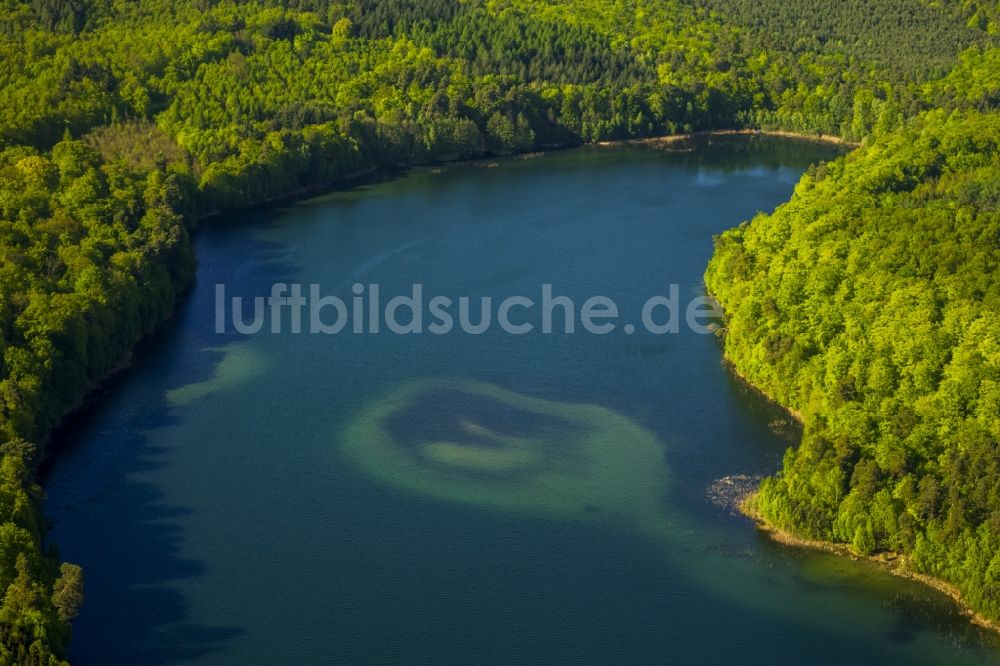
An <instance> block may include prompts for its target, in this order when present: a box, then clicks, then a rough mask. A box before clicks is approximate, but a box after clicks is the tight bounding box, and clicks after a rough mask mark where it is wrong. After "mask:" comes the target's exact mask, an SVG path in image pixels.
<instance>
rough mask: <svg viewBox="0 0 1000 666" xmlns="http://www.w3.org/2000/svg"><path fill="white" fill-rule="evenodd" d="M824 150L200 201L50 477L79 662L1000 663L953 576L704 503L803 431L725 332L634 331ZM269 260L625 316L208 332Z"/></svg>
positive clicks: (334, 280) (687, 287)
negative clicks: (187, 271) (120, 360)
mask: <svg viewBox="0 0 1000 666" xmlns="http://www.w3.org/2000/svg"><path fill="white" fill-rule="evenodd" d="M835 155H836V150H835V149H833V148H831V147H828V146H822V145H819V144H814V143H809V142H802V141H794V140H779V139H771V138H766V137H714V138H710V139H709V138H701V139H698V140H696V141H694V142H692V143H691V144H684V145H677V146H674V147H673V148H672V149H663V148H655V147H651V146H628V147H621V146H617V147H588V148H583V149H578V150H572V151H565V152H555V153H551V154H546V155H542V156H534V157H532V158H530V159H525V158H511V159H504V160H496V161H484V162H479V163H472V164H465V165H450V166H445V167H440V168H420V169H414V170H412V171H409V172H407V173H405V174H403V175H400V176H398V177H394V178H391V179H381V180H373V181H370V182H364V183H359V184H355V185H353V186H349V187H344V188H342V189H340V190H338V191H335V192H332V193H330V194H327V195H325V196H322V197H319V198H314V199H311V200H308V201H303V202H300V203H298V204H294V205H285V206H280V207H271V208H267V209H261V210H255V211H253V212H249V213H242V214H239V215H233V216H230V217H228V218H226V219H222V220H214V221H211V222H210V223H205V224H204V225H203V227H202V228H201V229H200V230H199V231H198V232H197V252H198V259H199V272H198V283H197V286H196V288H195V289H194V291H193V293H191V294H190V295H189V296H188V297H187V298H186V299H185V300H184V302H183V304H182V305H181V307H180V309H179V311H178V312H177V313H176V317H175V319H174V320H173V321H171V322H170V323H169V324H168V325H167V326H165V328H164V330H163V331H162V332H161V333H160V334H159V335H158V336H156V337H155V338H154V339H152V340H150V341H147V342H146V343H144V344H143V345H141V347H140V349H139V351H138V353H137V354H136V358H135V361H134V364H133V367H132V368H131V369H130V370H129V371H128V372H127V373H124V374H123V375H122V376H120V377H118V378H116V379H115V380H114V381H113V382H111V383H110V384H109V385H108V386H107V387H106V389H105V391H104V395H103V397H102V399H101V400H100V402H99V403H98V406H96V407H95V408H93V409H92V410H90V412H89V413H88V414H87V415H86V416H85V417H78V418H76V419H75V420H74V422H73V427H72V428H71V429H67V430H68V433H69V434H64V435H62V436H61V438H60V439H61V441H59V442H58V446H59V449H60V451H59V454H58V456H57V458H56V461H55V463H54V464H53V465H52V467H51V469H50V470H49V471H48V473H47V475H46V478H45V489H46V492H47V501H46V513H47V515H48V516H49V517H50V519H51V522H52V531H51V536H52V540H53V541H54V542H55V543H56V544H57V545H58V547H59V551H60V555H61V557H62V558H63V559H66V560H69V561H72V562H76V563H79V564H81V565H82V566H83V567H84V568H85V571H86V602H85V605H84V608H83V611H82V613H81V615H80V617H79V619H78V620H77V621H76V622H75V624H74V637H73V643H72V648H71V655H70V656H71V658H72V659H73V660H74V663H76V664H112V663H122V664H124V663H142V664H154V665H155V664H181V663H183V664H281V663H294V664H407V665H413V664H428V665H435V666H437V665H441V666H444V665H449V664H456V665H459V664H462V665H465V664H471V663H476V664H514V663H517V664H668V663H696V664H733V663H740V664H800V663H810V664H844V663H869V664H871V663H878V664H907V665H914V664H942V663H948V664H1000V649H998V644H997V640H996V639H995V637H993V636H992V635H989V634H987V633H986V632H983V631H981V630H979V629H977V628H976V627H974V626H972V625H971V624H969V623H968V622H967V621H966V620H965V619H964V618H963V617H962V616H961V615H960V614H959V612H958V611H957V609H956V607H955V605H954V604H953V603H952V602H951V601H950V600H948V599H947V598H945V597H944V596H942V595H940V594H939V593H936V592H934V591H932V590H930V589H928V588H925V587H924V586H921V585H919V584H916V583H913V582H909V581H905V580H901V579H898V578H895V577H893V576H891V575H889V574H887V573H886V572H884V571H882V570H880V569H878V568H876V567H874V566H873V565H870V564H867V563H860V562H852V561H850V560H847V559H845V558H839V557H835V556H832V555H829V554H825V553H815V552H807V551H801V550H795V549H789V548H785V547H781V546H778V545H776V544H773V543H771V542H770V541H769V540H768V539H767V538H766V537H764V536H762V535H761V534H760V533H758V532H757V530H756V529H755V528H754V527H753V526H752V525H751V524H750V523H749V522H748V521H747V520H746V519H744V518H742V517H740V516H737V515H733V513H732V512H731V511H729V510H727V509H726V508H725V507H721V506H718V505H717V504H715V503H713V502H712V501H710V498H709V487H710V485H711V484H712V483H713V481H715V480H717V479H719V478H720V477H723V476H726V475H730V474H750V475H754V474H762V473H771V472H773V471H775V470H776V469H778V468H779V467H780V463H781V456H782V453H783V452H784V450H785V449H786V448H787V447H788V446H789V445H790V444H792V443H794V438H795V436H796V435H795V428H794V425H793V424H791V423H789V421H788V419H787V418H786V417H785V416H784V415H783V413H782V412H781V411H780V410H778V409H777V408H775V407H774V406H773V405H771V404H769V403H768V402H767V401H765V400H764V399H763V398H762V397H761V396H759V395H757V394H756V393H755V392H753V391H752V390H749V389H748V388H746V387H745V386H743V385H742V384H741V383H740V382H739V381H737V380H735V379H734V377H733V376H732V375H731V373H730V372H729V371H728V370H727V369H726V368H725V367H724V365H723V364H722V359H721V348H720V345H719V343H718V341H717V340H716V339H715V338H714V336H712V335H706V334H703V333H701V332H697V331H695V330H693V329H692V328H691V327H689V326H687V325H683V326H680V327H679V330H678V332H676V333H665V334H661V333H658V332H654V331H650V330H647V328H646V327H643V326H639V327H637V328H636V330H635V332H634V333H633V334H629V333H627V332H626V331H625V326H624V325H621V324H623V323H624V322H629V323H632V322H635V323H638V322H639V321H640V318H641V317H640V313H641V311H642V309H643V305H644V303H645V302H646V300H647V299H649V298H651V297H656V296H662V297H665V296H668V295H670V293H671V289H672V288H673V289H676V296H677V298H678V299H679V302H680V304H681V306H684V305H685V304H686V303H688V302H690V301H692V300H693V299H695V298H697V297H699V296H701V295H702V294H703V285H702V273H703V271H704V268H705V265H706V263H707V262H708V259H709V257H710V256H711V252H712V235H713V234H717V233H719V232H721V231H723V230H724V229H727V228H730V227H733V226H735V225H738V224H739V223H740V222H741V221H743V220H746V219H749V218H751V217H752V216H753V215H754V214H755V213H756V212H757V211H770V210H772V209H773V208H774V207H775V206H776V205H778V204H779V203H781V202H782V201H785V200H787V199H788V197H789V196H790V195H791V193H792V190H793V188H794V184H795V182H796V181H797V180H798V178H799V176H800V175H801V173H802V172H803V171H804V170H805V169H806V168H807V167H808V166H809V164H811V163H815V162H818V161H821V160H824V159H830V158H832V157H833V156H835ZM275 283H287V284H293V283H295V284H301V285H304V289H306V290H307V288H308V286H309V285H313V284H315V285H319V288H321V290H322V293H323V294H330V295H337V296H338V297H340V298H341V299H342V300H343V301H344V302H345V303H346V304H347V305H348V306H353V300H352V299H353V295H354V294H353V292H352V286H353V285H356V284H357V285H360V289H362V290H363V291H364V295H363V297H362V298H367V297H369V296H370V295H371V290H370V285H374V284H377V285H378V289H379V293H380V295H381V298H382V302H383V303H385V302H386V301H388V300H389V299H391V298H392V297H394V296H399V295H407V294H411V292H412V285H414V284H420V285H421V287H422V289H423V293H424V294H425V295H426V296H427V297H430V296H432V295H439V296H442V297H447V298H449V299H452V301H453V302H457V300H458V299H459V298H460V297H461V296H469V297H471V298H472V301H473V303H475V304H478V303H479V302H480V301H479V299H480V298H481V297H491V298H493V299H494V304H495V303H497V302H499V301H501V300H503V299H505V298H508V297H512V296H524V297H526V298H531V299H533V300H534V301H537V303H536V304H535V305H534V307H533V308H528V307H523V306H521V307H518V308H512V309H511V310H510V311H509V313H508V314H509V318H510V319H511V320H513V321H515V322H517V323H523V322H526V321H529V320H531V319H532V318H533V317H537V316H538V315H539V307H540V306H539V303H540V301H541V293H542V289H543V285H551V287H550V288H551V291H552V293H553V294H554V295H556V296H565V297H567V299H569V300H571V302H572V303H573V304H574V305H575V307H576V308H577V309H579V308H581V307H582V304H583V303H584V302H585V301H586V300H587V299H588V298H590V297H592V296H597V295H601V296H605V297H607V298H608V299H611V300H613V302H614V303H615V304H616V306H617V308H618V309H619V312H620V320H619V326H618V327H616V329H615V330H614V331H612V332H610V333H607V334H603V335H598V334H593V333H589V332H587V331H584V330H582V328H581V326H580V324H579V323H577V326H576V330H575V332H574V333H572V334H570V333H567V332H566V331H565V328H564V326H563V322H562V321H561V317H560V315H561V311H559V310H557V311H556V312H555V315H554V317H555V322H556V323H555V329H554V331H553V332H551V333H544V332H543V331H542V330H541V327H540V326H539V327H536V328H535V329H534V330H533V331H531V332H528V333H526V334H523V335H514V334H510V333H507V332H504V331H503V330H500V328H498V327H497V326H492V327H490V328H489V329H488V330H486V331H485V332H483V333H482V334H470V333H466V332H464V331H462V330H458V329H457V328H456V330H453V331H452V332H450V333H447V334H434V333H431V332H429V331H427V330H424V332H423V333H421V334H411V335H397V334H394V333H393V332H391V331H390V330H386V328H385V327H382V328H381V329H380V331H379V332H378V333H373V332H370V331H368V332H365V333H361V334H357V333H353V332H352V330H353V329H352V327H351V326H350V325H348V326H346V327H345V328H344V329H343V330H341V331H340V332H339V333H336V334H318V333H317V334H309V333H307V332H303V333H299V334H295V333H291V332H289V329H290V327H291V326H290V319H288V320H284V321H283V327H282V332H281V333H271V332H269V331H270V330H271V329H270V324H269V325H267V326H265V327H264V328H263V329H262V330H261V331H260V332H258V333H256V334H252V335H244V334H240V333H238V332H237V331H236V330H234V327H233V326H232V325H231V323H229V324H228V325H227V326H225V327H224V328H225V331H224V332H222V333H219V332H217V323H216V307H217V304H216V297H217V287H216V285H224V288H225V290H226V296H227V298H231V297H233V296H238V297H242V298H243V300H244V302H245V303H246V309H245V310H244V313H245V314H246V320H247V321H249V320H250V319H251V317H250V312H251V310H250V303H251V302H252V299H253V298H254V297H263V296H268V295H270V294H271V290H272V285H274V284H275ZM671 285H676V287H672V286H671ZM365 302H367V301H365ZM522 303H523V302H522ZM478 309H479V308H478V306H474V307H473V308H472V310H473V315H474V318H475V319H478V318H479V317H478V314H476V313H477V311H478ZM332 313H333V310H330V309H328V310H327V311H326V313H325V316H326V317H327V319H326V320H325V321H329V320H330V319H332V318H333V314H332ZM667 314H668V312H667V309H666V308H660V309H659V310H658V311H657V313H656V317H657V319H658V320H659V321H663V320H665V319H666V317H667ZM285 315H287V316H288V317H290V311H289V312H285ZM577 315H579V313H577ZM365 317H367V315H365ZM362 319H363V320H366V319H365V318H362ZM400 320H401V321H405V320H406V317H405V316H404V315H401V316H400ZM307 321H309V320H308V317H307ZM538 321H540V319H539V320H538ZM224 322H225V320H224Z"/></svg>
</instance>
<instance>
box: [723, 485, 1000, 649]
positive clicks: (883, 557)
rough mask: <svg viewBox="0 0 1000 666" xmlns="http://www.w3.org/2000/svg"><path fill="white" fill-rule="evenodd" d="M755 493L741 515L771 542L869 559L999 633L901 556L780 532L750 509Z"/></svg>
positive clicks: (999, 626)
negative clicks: (946, 599)
mask: <svg viewBox="0 0 1000 666" xmlns="http://www.w3.org/2000/svg"><path fill="white" fill-rule="evenodd" d="M755 496H756V493H754V494H752V495H750V496H749V497H747V498H746V499H745V500H743V501H742V502H741V503H740V504H739V510H740V512H741V513H742V514H743V515H744V516H746V517H747V518H749V519H750V520H752V521H753V522H754V524H755V525H756V526H757V529H759V530H760V531H761V532H764V533H765V534H767V535H768V536H769V537H770V538H771V539H772V540H773V541H775V542H777V543H780V544H782V545H784V546H792V547H794V548H809V549H812V550H822V551H826V552H828V553H834V554H837V555H841V556H843V557H849V558H851V559H852V560H868V561H869V562H873V563H875V564H877V565H879V566H880V567H882V568H884V569H886V570H887V571H888V572H889V573H891V574H893V575H894V576H899V577H900V578H907V579H909V580H915V581H918V582H921V583H923V584H924V585H927V586H928V587H932V588H934V589H935V590H937V591H938V592H941V593H942V594H945V595H947V596H948V597H950V598H951V599H952V600H953V601H954V602H955V603H956V604H958V607H959V609H960V610H961V612H962V614H963V615H965V616H966V617H968V618H969V620H970V621H971V622H972V623H973V624H976V625H979V626H980V627H983V628H985V629H990V630H992V631H995V632H998V633H1000V622H995V621H993V620H991V619H990V618H988V617H986V616H985V615H982V614H981V613H979V612H978V611H976V610H975V609H973V608H971V607H970V606H969V605H968V604H967V603H966V602H965V600H964V599H963V598H962V593H961V592H960V591H959V589H958V588H957V587H955V586H954V585H952V584H951V583H948V582H947V581H944V580H941V579H940V578H935V577H934V576H929V575H927V574H922V573H918V572H916V571H913V570H912V569H910V568H909V560H908V558H907V557H906V556H904V555H899V554H898V553H878V554H876V555H858V554H857V553H855V552H854V551H853V550H851V549H850V547H849V546H847V545H846V544H840V543H834V542H832V541H817V540H815V539H806V538H803V537H799V536H796V535H794V534H792V533H790V532H786V531H784V530H782V529H779V528H777V527H775V526H774V525H772V524H771V523H769V522H768V521H767V519H766V518H764V517H763V516H762V515H760V513H758V512H757V511H756V510H755V509H754V508H753V507H752V504H753V499H754V497H755Z"/></svg>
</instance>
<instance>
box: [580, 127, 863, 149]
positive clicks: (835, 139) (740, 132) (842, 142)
mask: <svg viewBox="0 0 1000 666" xmlns="http://www.w3.org/2000/svg"><path fill="white" fill-rule="evenodd" d="M700 136H777V137H782V138H785V139H801V140H803V141H815V142H818V143H829V144H835V145H838V146H847V147H850V148H857V147H858V146H860V145H861V144H860V143H858V142H856V141H848V140H847V139H842V138H840V137H839V136H833V135H831V134H806V133H804V132H790V131H787V130H759V129H719V130H703V131H700V132H689V133H687V134H668V135H665V136H650V137H641V138H636V139H618V140H615V141H597V142H595V143H593V144H591V145H594V146H621V145H628V144H647V145H669V144H671V143H679V142H681V141H687V140H689V139H693V138H695V137H700Z"/></svg>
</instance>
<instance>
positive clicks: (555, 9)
mask: <svg viewBox="0 0 1000 666" xmlns="http://www.w3.org/2000/svg"><path fill="white" fill-rule="evenodd" d="M998 7H1000V3H997V2H991V1H985V0H962V1H958V0H950V1H946V2H925V1H923V0H893V1H892V2H878V1H876V0H851V2H848V3H836V2H808V3H807V2H805V1H803V0H784V1H782V2H778V1H777V0H762V1H759V2H754V3H750V2H732V3H729V2H727V3H722V2H716V1H715V0H692V1H682V0H619V1H612V0H351V1H347V2H334V1H332V0H291V1H289V2H280V3H279V2H276V1H271V0H253V1H250V2H242V1H241V2H236V1H234V0H229V1H223V2H215V1H211V0H178V1H176V2H173V1H172V2H167V1H166V0H30V1H20V0H3V1H2V2H0V61H2V63H3V66H2V67H0V272H2V276H3V277H2V281H0V348H2V352H3V354H2V358H0V452H2V456H3V457H2V462H0V471H2V475H0V591H3V597H2V601H0V663H31V664H54V663H61V662H62V659H63V657H64V655H65V651H66V646H67V644H68V640H69V636H70V622H71V620H72V618H73V617H74V615H75V614H76V613H77V611H78V610H79V608H80V604H81V603H82V584H83V575H84V572H82V571H81V570H80V569H79V567H76V566H74V565H72V564H68V563H60V561H59V557H58V552H57V550H56V549H55V546H56V545H54V544H49V543H48V542H47V541H46V538H45V520H44V517H43V516H42V515H41V513H40V510H39V504H40V498H41V493H42V490H41V488H40V487H39V485H38V483H37V478H36V473H37V469H38V465H39V464H40V462H41V461H42V460H44V459H45V456H46V455H47V451H46V449H47V443H48V440H49V435H50V433H51V431H52V429H53V428H54V427H55V426H56V425H58V423H59V422H60V420H61V418H62V417H63V416H65V415H66V414H67V413H69V412H70V411H72V410H73V409H74V408H76V407H77V406H78V405H79V404H80V401H81V400H82V398H83V397H84V396H85V395H86V394H87V393H88V391H90V390H91V389H92V387H93V386H94V385H95V384H96V383H98V382H100V381H101V380H102V379H103V378H104V377H106V376H107V375H108V374H109V373H111V372H113V371H115V370H116V369H117V368H119V367H121V365H122V363H123V361H124V360H125V359H127V355H128V352H129V350H130V349H131V348H132V347H133V346H134V345H135V343H136V342H137V341H138V340H139V339H140V338H141V337H142V336H144V335H146V334H148V333H150V332H152V331H153V330H155V328H156V327H157V325H158V324H159V323H160V322H162V321H163V320H164V318H166V317H168V316H169V315H170V313H171V312H172V310H173V308H174V305H175V303H176V301H177V299H178V298H179V297H180V296H181V294H182V293H183V291H184V290H185V289H186V288H187V287H188V285H189V284H190V283H191V280H192V278H193V272H194V263H193V253H192V249H191V232H192V231H193V230H194V229H195V227H196V225H197V223H198V222H199V220H202V219H204V218H205V217H206V216H208V215H211V214H213V213H216V212H219V211H223V210H232V209H234V208H239V207H243V206H249V205H253V204H256V203H260V202H264V201H267V200H270V199H273V198H275V197H282V196H289V195H295V194H300V193H303V192H307V191H310V190H315V189H319V188H323V187H328V186H331V185H333V184H335V183H337V182H339V181H341V180H343V179H344V178H347V177H350V176H352V175H354V174H359V173H365V172H368V171H371V170H375V169H396V168H400V167H406V166H411V165H417V164H428V163H436V162H443V161H450V160H459V159H465V158H472V157H479V156H484V155H503V154H511V153H518V152H525V151H532V150H538V149H547V148H557V147H569V146H574V145H579V144H582V143H587V142H594V141H601V140H609V139H626V138H637V137H645V136H656V135H664V134H674V133H682V132H691V131H697V130H707V129H719V128H746V127H750V128H762V129H782V130H789V131H794V132H800V133H805V134H827V135H834V136H839V137H842V138H844V139H847V140H851V141H864V146H863V147H862V148H861V149H860V151H859V152H857V153H854V154H852V155H850V156H848V157H846V158H844V159H843V160H841V161H837V162H834V163H831V164H828V165H822V166H819V167H817V168H816V169H815V170H813V171H812V172H811V173H810V174H808V175H807V176H805V177H804V178H803V180H802V182H801V183H800V185H799V187H798V188H797V193H796V196H795V198H794V199H793V200H792V202H790V203H789V204H787V205H786V206H785V207H783V208H782V209H780V210H779V211H778V212H776V213H775V214H774V215H773V216H771V217H766V218H760V219H758V220H755V221H754V222H753V223H752V224H750V225H749V226H747V227H744V228H741V229H740V230H738V231H734V232H732V233H730V234H727V235H725V236H723V237H722V238H721V239H720V240H719V245H718V251H717V256H716V258H715V260H714V261H713V263H712V266H711V267H710V270H709V273H708V282H709V286H710V288H711V290H712V292H713V293H714V294H715V295H716V296H717V297H718V298H719V299H720V301H721V302H722V303H723V304H724V305H725V307H726V310H727V314H728V316H729V321H728V324H727V328H726V330H727V335H726V339H725V340H726V342H725V345H726V353H727V356H728V357H729V358H730V360H731V361H732V362H733V363H734V364H735V365H736V366H737V368H738V369H740V371H741V372H743V373H744V374H745V375H747V376H748V377H750V378H751V380H752V381H753V382H754V383H755V384H756V385H758V386H759V387H760V388H762V389H763V390H764V391H766V392H767V393H768V394H769V395H771V396H772V397H773V398H774V399H775V400H777V401H778V402H780V403H781V404H783V405H786V406H788V407H791V408H794V409H796V410H798V411H800V412H802V413H803V414H805V415H806V416H805V418H806V437H805V439H804V441H803V444H802V446H801V448H799V449H797V450H794V451H790V452H789V454H788V456H787V458H786V461H785V469H784V471H783V472H782V473H781V474H780V475H779V476H776V477H774V478H772V479H771V480H769V481H767V482H766V483H765V484H764V486H763V488H762V491H761V493H760V495H759V504H760V511H761V512H762V513H764V514H765V515H766V516H767V517H768V518H769V519H771V520H773V521H774V522H775V523H776V524H779V525H781V526H782V527H784V528H786V529H789V530H792V531H796V532H799V533H805V534H810V535H815V536H820V537H822V538H826V539H832V540H838V541H845V542H848V543H851V544H853V545H854V547H855V548H857V549H858V550H859V551H861V552H871V551H874V550H879V549H891V550H896V551H899V552H903V553H907V554H909V555H911V556H912V558H913V561H914V566H916V567H918V568H919V569H920V570H921V571H927V572H931V573H933V574H935V575H937V576H940V577H942V578H944V579H946V580H949V581H953V582H955V583H956V584H957V585H959V586H960V587H962V590H963V592H964V593H965V594H966V595H967V597H968V599H969V601H970V603H972V604H973V605H974V606H975V607H976V608H979V609H981V610H983V612H986V613H989V614H991V615H992V616H993V617H997V616H998V615H1000V598H998V595H1000V593H998V591H997V587H996V586H997V583H996V581H997V580H998V577H1000V561H997V560H996V558H993V559H992V560H990V558H989V557H988V555H989V554H991V553H996V552H997V550H998V544H997V542H996V538H997V534H998V531H1000V529H998V522H997V521H998V520H1000V513H998V510H1000V499H998V492H1000V491H998V483H1000V482H998V478H1000V477H998V473H997V471H996V470H997V468H996V465H997V463H996V461H997V459H998V457H997V455H996V454H997V437H998V431H997V413H998V409H997V407H998V406H1000V403H998V402H997V400H998V398H997V388H996V387H997V382H998V381H1000V377H998V376H997V372H998V370H997V363H998V360H997V350H996V345H997V340H996V334H997V328H998V327H997V287H996V284H995V281H994V276H995V271H996V263H995V262H996V258H997V257H996V250H997V243H998V231H997V221H996V220H997V218H996V216H997V201H998V197H1000V195H998V190H997V187H998V186H997V179H996V173H997V164H996V154H997V151H996V145H995V137H996V135H997V129H998V127H997V123H996V122H995V119H996V116H995V115H994V114H995V109H996V106H997V104H998V103H1000V75H998V74H997V72H1000V49H998V48H997V45H998V44H997V42H998V39H1000V35H998V32H1000V19H998V17H1000V9H998ZM876 250H878V251H876ZM871 257H877V258H878V261H877V262H875V263H872V262H870V261H869V258H871ZM818 260H822V261H821V262H819V261H818ZM809 262H812V263H809ZM817 264H818V265H821V266H822V268H821V269H820V270H816V271H813V270H811V269H812V267H813V266H814V265H817ZM806 267H809V269H810V270H807V268H806ZM859 285H865V289H869V288H872V289H874V288H875V287H876V286H877V288H878V291H877V292H876V294H875V295H873V294H872V293H870V291H865V289H862V288H861V287H860V286H859ZM855 287H857V288H855ZM886 299H887V300H888V303H887V304H886V309H885V312H884V313H883V314H881V315H879V316H876V315H875V310H874V308H875V307H876V305H880V304H881V303H882V302H883V300H886ZM889 305H891V306H892V307H891V308H890V307H889ZM890 313H891V317H890ZM869 315H870V316H869ZM879 317H882V319H880V318H879ZM990 345H992V347H991V346H990Z"/></svg>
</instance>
